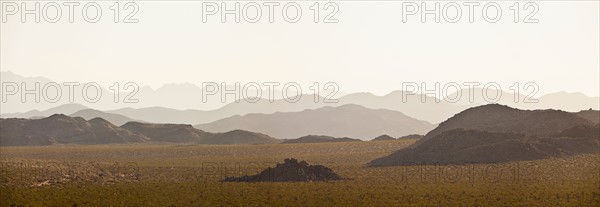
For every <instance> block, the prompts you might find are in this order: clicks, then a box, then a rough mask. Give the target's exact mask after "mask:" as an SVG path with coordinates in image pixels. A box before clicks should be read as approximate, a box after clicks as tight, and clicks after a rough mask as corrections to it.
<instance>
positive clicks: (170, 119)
mask: <svg viewBox="0 0 600 207" xmlns="http://www.w3.org/2000/svg"><path fill="white" fill-rule="evenodd" d="M0 73H1V74H2V75H1V76H0V79H1V81H2V82H15V83H21V82H24V83H26V84H27V85H28V86H33V83H35V82H39V83H41V84H42V85H43V84H45V83H49V82H51V80H49V79H46V78H43V77H23V76H20V75H17V74H14V73H12V72H0ZM81 87H82V86H79V88H78V89H79V91H76V92H75V93H76V94H81ZM106 87H107V86H106ZM66 91H68V89H67V88H66V87H65V88H63V92H66ZM250 92H252V91H250ZM250 92H249V93H250ZM497 92H499V94H501V95H500V101H499V103H501V104H504V105H508V106H511V107H516V108H521V109H547V108H552V109H560V110H565V111H570V112H576V111H579V110H581V109H588V108H592V109H595V110H599V109H600V105H599V104H598V103H600V97H588V96H586V95H584V94H581V93H566V92H558V93H551V94H546V95H543V96H540V97H539V98H537V101H538V103H524V102H523V100H524V99H526V96H525V95H522V94H513V93H508V92H505V91H495V90H487V94H490V95H489V96H494V95H495V94H496V93H497ZM469 93H470V91H469V90H468V89H463V90H461V91H460V92H456V93H452V94H448V95H447V96H446V98H445V99H444V98H442V97H438V98H436V97H433V96H430V95H423V96H422V95H421V94H414V93H411V92H406V91H393V92H391V93H389V94H386V95H383V96H377V95H374V94H371V93H351V94H347V95H344V96H341V97H339V98H338V102H337V103H324V101H323V100H324V98H323V97H317V100H318V101H317V102H315V101H314V100H313V98H314V97H313V95H309V94H304V95H302V98H301V99H300V101H299V102H296V103H289V102H287V101H285V100H283V99H282V97H281V93H280V91H276V93H275V94H276V100H275V101H273V102H270V101H269V100H266V99H260V100H259V101H258V102H256V103H249V102H246V101H244V100H241V101H240V102H239V103H236V102H234V100H233V98H229V99H228V101H227V102H226V103H222V102H221V100H220V97H219V96H216V95H215V96H211V97H209V99H208V102H207V103H203V102H202V100H201V97H202V88H201V87H198V86H196V85H194V84H191V83H184V84H168V85H165V86H163V87H161V88H158V89H156V90H154V89H151V88H150V87H147V86H140V90H139V92H138V93H137V95H136V98H137V99H139V103H136V104H131V103H128V104H126V103H115V102H114V100H113V94H112V92H111V91H110V90H106V89H102V94H103V95H102V99H101V100H100V101H99V102H97V103H85V106H83V105H79V104H81V103H83V102H82V100H81V97H78V98H76V99H75V103H69V102H68V100H67V98H65V97H66V96H65V94H63V96H64V97H63V98H62V101H59V102H57V103H48V102H46V101H41V102H40V103H36V102H34V101H27V102H25V103H22V102H21V101H20V100H19V98H20V96H18V94H17V95H12V96H8V98H7V102H2V103H0V104H1V105H2V111H1V114H0V117H2V118H31V117H46V116H50V115H52V114H56V113H59V114H73V113H75V112H77V111H80V110H83V109H92V108H93V109H96V110H99V111H104V112H107V113H113V114H118V115H122V116H125V117H128V118H130V119H132V120H139V121H143V122H149V123H175V124H207V123H210V122H214V121H217V120H220V119H224V118H228V117H231V116H235V115H240V116H242V115H246V114H258V113H260V114H273V113H276V112H300V111H303V110H306V109H318V108H322V107H325V106H332V107H336V106H342V105H347V104H355V105H360V106H364V107H366V108H370V109H388V110H393V111H398V112H401V113H403V114H405V115H407V116H410V117H413V118H415V119H419V120H424V121H428V122H430V123H434V124H435V123H440V122H442V121H445V120H447V119H448V118H450V117H451V116H452V115H454V114H456V113H458V112H460V111H463V110H465V109H467V108H470V107H473V106H478V105H483V104H487V102H486V101H485V100H484V99H483V93H484V90H483V89H482V88H474V89H473V90H472V94H473V101H472V102H471V100H470V99H469ZM263 94H266V92H263ZM459 94H460V99H458V101H456V102H455V103H453V101H451V100H450V99H452V98H455V97H458V96H459ZM126 95H127V93H125V92H122V93H120V94H119V97H125V96H126ZM29 98H33V96H29ZM515 98H516V100H517V101H518V102H515ZM78 103H79V104H78ZM88 107H89V108H88ZM30 109H34V110H30ZM41 109H47V110H41ZM24 111H26V112H24Z"/></svg>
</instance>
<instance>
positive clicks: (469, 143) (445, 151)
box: [369, 105, 600, 166]
mask: <svg viewBox="0 0 600 207" xmlns="http://www.w3.org/2000/svg"><path fill="white" fill-rule="evenodd" d="M599 131H600V127H599V125H598V124H596V125H594V124H593V123H592V122H590V121H589V120H586V119H583V118H581V117H579V116H577V115H576V114H573V113H568V112H564V111H557V110H535V111H525V110H519V109H513V108H509V107H506V106H501V105H486V106H480V107H475V108H471V109H467V110H465V111H463V112H461V113H459V114H457V115H455V116H454V117H452V118H450V119H448V120H447V121H445V122H443V123H441V124H440V126H439V127H438V128H436V129H434V130H433V131H431V132H430V133H428V134H427V135H426V136H425V138H423V139H421V140H419V141H417V143H415V144H413V145H411V146H409V147H407V148H403V149H400V150H398V151H396V152H394V153H392V154H391V155H389V156H386V157H382V158H378V159H375V160H373V161H371V162H370V163H369V165H370V166H391V165H412V164H463V163H497V162H508V161H516V160H533V159H541V158H546V157H560V156H569V155H575V154H582V153H598V149H599V147H600V133H599Z"/></svg>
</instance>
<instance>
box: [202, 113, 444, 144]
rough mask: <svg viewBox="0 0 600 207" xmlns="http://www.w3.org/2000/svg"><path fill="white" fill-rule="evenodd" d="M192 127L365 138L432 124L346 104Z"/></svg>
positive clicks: (421, 129) (285, 135)
mask: <svg viewBox="0 0 600 207" xmlns="http://www.w3.org/2000/svg"><path fill="white" fill-rule="evenodd" d="M194 127H196V128H198V129H202V130H205V131H209V132H224V131H231V130H233V129H244V130H249V131H254V132H261V133H265V134H269V135H271V136H275V137H279V138H285V139H290V138H296V137H300V136H303V135H306V134H321V135H327V136H333V137H354V138H360V139H364V140H366V139H371V137H375V136H379V135H381V134H389V135H391V136H402V135H408V134H415V133H417V134H424V133H426V132H427V131H429V130H431V129H432V128H433V125H432V124H431V123H429V122H426V121H421V120H417V119H414V118H412V117H409V116H407V115H404V114H403V113H400V112H397V111H391V110H386V109H368V108H365V107H362V106H359V105H352V104H348V105H343V106H339V107H323V108H319V109H314V110H304V111H300V112H287V113H273V114H248V115H244V116H233V117H229V118H225V119H221V120H219V121H216V122H212V123H209V124H201V125H195V126H194Z"/></svg>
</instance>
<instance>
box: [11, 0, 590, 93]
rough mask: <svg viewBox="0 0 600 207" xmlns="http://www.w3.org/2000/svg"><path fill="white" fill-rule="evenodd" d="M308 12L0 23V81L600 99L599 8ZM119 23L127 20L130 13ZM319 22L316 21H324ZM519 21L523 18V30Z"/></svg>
mask: <svg viewBox="0 0 600 207" xmlns="http://www.w3.org/2000/svg"><path fill="white" fill-rule="evenodd" d="M2 2H5V1H2ZM313 2H314V1H310V2H309V3H300V5H301V6H302V12H303V16H302V19H301V20H300V21H299V22H298V23H295V24H291V23H287V22H285V21H284V20H283V19H282V15H281V7H282V5H280V6H279V7H278V8H276V9H275V23H269V22H268V19H267V16H266V15H267V14H266V13H267V12H268V11H267V8H266V7H263V8H262V12H263V16H262V18H261V20H260V21H259V22H258V23H256V24H251V23H246V22H245V21H244V20H243V19H242V21H241V23H234V22H233V21H232V20H230V21H229V22H228V23H221V22H220V21H219V16H209V19H208V23H203V22H202V4H201V2H193V1H179V2H168V1H157V2H153V1H150V2H148V1H143V2H137V4H138V6H139V12H138V13H137V15H135V18H137V19H139V23H133V24H125V23H122V22H121V23H114V22H112V15H113V14H112V10H110V9H109V6H110V4H109V3H101V4H100V5H101V6H102V9H103V16H102V19H101V20H100V21H99V22H98V23H95V24H91V23H87V22H85V21H84V20H83V19H82V15H81V6H79V7H78V8H76V9H75V11H76V12H75V22H74V23H69V22H68V19H67V16H66V15H67V14H66V13H67V8H66V7H63V8H62V12H63V16H62V19H61V20H60V21H59V22H58V23H55V24H51V23H47V22H45V21H44V19H43V18H42V21H41V22H40V23H35V22H33V21H32V20H29V21H28V22H27V23H21V22H20V21H19V18H20V16H19V15H13V16H8V18H7V19H6V21H7V23H0V24H1V32H0V34H1V41H0V49H1V53H0V58H1V59H0V60H1V61H0V70H2V71H7V70H10V71H12V72H14V73H17V74H20V75H24V76H43V77H46V78H49V79H51V80H54V81H59V82H66V81H82V82H85V81H88V82H90V81H94V82H100V83H105V84H106V85H110V84H109V83H112V82H115V81H135V82H138V83H139V84H140V85H151V86H152V87H155V88H156V87H159V86H161V85H163V84H167V83H184V82H191V83H196V84H198V85H200V83H201V82H204V81H214V82H221V81H226V82H235V81H240V82H265V81H279V82H289V81H295V82H299V83H304V84H305V85H306V86H310V84H309V83H312V82H321V83H324V82H330V81H331V82H336V83H338V85H340V90H341V91H343V92H346V93H348V92H372V93H375V94H386V93H388V92H390V91H392V90H398V89H401V82H422V81H425V82H436V81H437V82H442V83H446V82H458V83H462V82H472V81H479V82H482V83H486V82H492V81H493V82H498V83H500V84H501V85H502V86H503V87H504V86H506V87H508V86H510V85H512V84H511V83H513V82H520V83H526V82H536V83H537V84H538V85H539V86H540V92H541V93H550V92H557V91H567V92H582V93H584V94H586V95H588V96H598V94H599V93H600V92H599V84H600V80H599V79H600V65H599V62H600V60H599V57H600V54H599V51H600V43H599V39H600V38H599V37H600V34H599V30H600V29H599V25H600V22H599V19H600V18H599V3H598V1H575V2H573V1H560V2H552V1H551V2H548V1H543V2H537V5H538V6H539V11H538V13H537V14H536V15H535V16H534V17H535V18H536V19H539V23H532V24H526V23H522V22H520V23H514V22H513V16H512V15H513V13H512V10H510V9H509V6H511V5H512V3H513V2H510V3H500V5H501V6H502V7H501V8H502V12H503V15H502V18H501V20H500V21H499V22H498V23H495V24H491V23H487V22H486V21H485V20H484V19H483V18H482V17H481V7H482V5H480V6H479V7H478V8H476V10H475V11H476V12H475V22H474V23H469V22H468V19H467V16H466V15H467V10H466V9H467V7H462V10H463V11H462V13H463V16H462V19H461V20H460V21H459V22H458V23H455V24H451V23H447V22H445V21H444V20H443V19H442V21H441V23H434V22H433V20H430V21H428V22H427V23H421V22H420V20H419V18H420V17H419V16H410V17H409V19H408V22H407V23H403V22H402V13H401V11H402V3H401V2H390V1H380V2H367V1H357V2H354V1H351V2H348V1H344V2H337V5H338V6H339V7H338V8H339V11H338V13H337V14H336V15H335V16H334V17H335V18H336V19H339V23H331V24H325V23H314V22H312V17H313V13H312V10H310V9H309V6H311V5H312V3H313ZM111 3H112V1H111ZM259 3H262V2H259ZM446 3H447V2H443V1H442V2H441V4H442V6H443V4H446ZM43 4H45V2H42V6H43ZM82 4H83V3H82ZM241 4H242V6H243V5H244V4H246V2H241ZM282 4H283V3H282ZM323 4H324V3H321V7H322V6H323ZM482 4H483V3H482ZM523 4H524V3H521V7H522V6H523ZM121 6H123V4H121ZM430 6H433V5H432V4H430ZM121 12H122V13H121V19H122V18H123V17H124V16H125V15H126V14H127V12H126V11H121ZM321 12H322V13H321V14H320V17H321V19H322V18H324V16H326V14H327V13H328V12H327V11H325V10H322V11H321ZM526 14H528V11H525V10H522V11H521V16H520V19H523V18H524V16H525V15H526ZM0 16H1V17H0V18H3V16H4V15H0ZM28 18H30V19H32V18H33V16H30V17H28ZM228 18H230V19H232V18H233V16H230V17H228ZM428 18H433V16H430V17H428ZM3 20H4V19H3ZM503 89H505V90H507V88H503Z"/></svg>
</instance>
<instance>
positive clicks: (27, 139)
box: [0, 114, 280, 146]
mask: <svg viewBox="0 0 600 207" xmlns="http://www.w3.org/2000/svg"><path fill="white" fill-rule="evenodd" d="M0 128H1V129H2V130H0V145H2V146H33V145H53V144H124V143H195V144H268V143H278V142H280V141H279V140H277V139H275V138H272V137H269V136H267V135H264V134H260V133H254V132H249V131H244V130H234V131H230V132H225V133H208V132H204V131H201V130H198V129H196V128H193V127H192V126H191V125H184V124H148V123H139V122H128V123H126V124H124V125H123V126H121V127H119V126H116V125H114V124H111V123H110V122H108V121H106V120H104V119H102V118H93V119H90V120H89V121H86V120H85V119H83V118H81V117H70V116H66V115H62V114H55V115H52V116H50V117H46V118H42V119H21V118H10V119H0Z"/></svg>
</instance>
